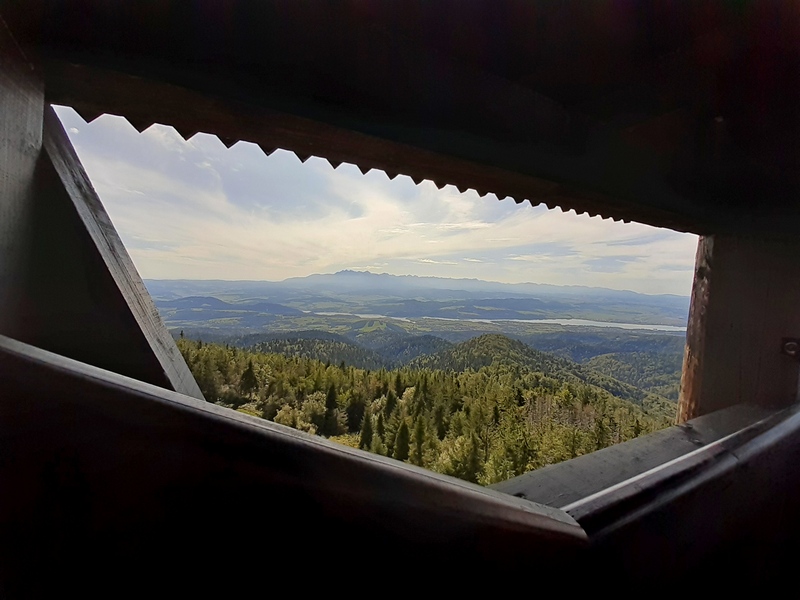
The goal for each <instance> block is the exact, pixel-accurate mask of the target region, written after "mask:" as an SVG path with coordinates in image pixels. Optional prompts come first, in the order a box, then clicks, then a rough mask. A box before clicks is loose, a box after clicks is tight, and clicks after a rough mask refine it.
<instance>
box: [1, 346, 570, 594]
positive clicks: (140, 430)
mask: <svg viewBox="0 0 800 600" xmlns="http://www.w3.org/2000/svg"><path fill="white" fill-rule="evenodd" d="M0 379H1V380H2V382H3V390H2V394H3V395H2V398H3V401H2V402H0V420H2V423H3V431H4V434H3V436H2V437H0V443H2V459H1V460H0V484H2V486H3V490H4V493H3V494H2V497H0V557H2V561H0V564H2V568H0V589H2V590H4V591H6V592H9V594H8V595H14V594H11V593H10V590H11V589H18V588H16V587H15V586H20V585H21V586H30V588H25V589H26V591H27V590H28V589H31V590H35V591H37V592H39V591H41V590H44V591H52V590H51V588H56V589H58V590H60V591H61V593H63V592H64V590H71V589H77V588H81V589H84V586H85V587H86V589H90V590H92V591H97V590H99V589H103V586H106V585H109V584H111V585H114V584H119V581H125V582H126V583H125V591H126V592H127V591H128V590H134V589H135V590H143V589H151V588H150V586H154V585H155V586H157V587H158V589H160V590H161V589H163V587H162V586H165V587H166V588H168V589H175V588H178V589H181V588H182V589H183V590H184V591H186V590H195V591H203V590H205V591H208V589H214V590H219V591H225V592H226V594H227V596H229V597H237V595H238V594H241V593H242V592H244V591H250V590H252V588H253V586H256V587H258V586H261V585H266V584H265V582H264V580H263V577H262V574H263V572H264V569H267V570H268V572H269V573H271V574H272V576H275V577H277V576H278V575H277V574H280V576H281V577H289V578H290V579H291V580H297V579H296V577H300V578H301V580H302V578H303V577H308V576H309V573H308V571H307V569H308V568H309V561H311V563H312V566H311V569H312V571H313V570H314V569H316V568H317V567H319V568H322V567H321V566H320V565H318V564H317V562H316V561H318V560H322V561H323V563H324V564H325V565H326V566H325V568H324V571H325V572H326V573H327V572H328V571H329V570H330V571H331V577H333V578H334V582H333V583H331V585H334V586H339V585H343V582H342V581H341V577H345V578H346V580H347V581H349V582H350V583H352V584H353V585H355V584H356V583H357V582H358V581H361V580H362V579H363V577H364V573H371V572H380V571H381V569H385V568H392V566H397V565H400V564H407V563H408V561H409V560H411V561H412V563H413V564H408V565H407V566H408V569H409V573H408V576H407V578H405V579H404V580H405V581H408V580H414V579H415V578H417V577H420V578H421V577H423V574H424V573H431V572H433V571H435V572H437V573H439V574H440V575H441V576H442V577H445V578H446V581H447V582H448V586H450V585H451V584H452V585H453V586H456V587H458V586H459V585H460V584H466V585H472V578H465V577H463V576H461V575H460V574H461V573H462V572H463V571H462V569H469V571H468V572H472V569H481V572H482V573H483V574H487V575H489V576H492V577H498V581H499V580H500V579H502V577H501V575H502V574H503V573H513V572H517V570H518V569H523V568H526V567H527V566H528V565H530V564H537V565H539V566H540V567H541V568H547V569H548V570H549V569H553V571H554V572H557V571H559V570H561V569H563V568H565V567H566V565H571V564H574V560H575V559H576V558H577V557H578V553H580V551H581V550H582V549H584V548H585V545H586V537H585V535H584V534H583V531H582V530H581V528H580V527H578V526H577V525H576V524H575V522H574V520H573V519H572V518H571V517H569V516H568V515H566V514H565V513H563V512H562V511H559V510H557V509H553V508H548V507H545V506H541V505H537V504H534V503H531V502H527V501H525V500H521V499H518V498H513V497H511V496H507V495H505V494H500V493H498V492H494V491H491V490H487V489H484V488H481V487H479V486H476V485H473V484H469V483H466V482H463V481H459V480H456V479H453V478H449V477H446V476H442V475H438V474H434V473H431V472H429V471H425V470H423V469H420V468H417V467H413V466H410V465H407V464H405V463H399V462H397V461H393V460H391V459H388V458H385V457H379V456H376V455H372V454H368V453H366V452H362V451H359V450H355V449H352V448H348V447H345V446H341V445H338V444H335V443H333V442H329V441H327V440H324V439H321V438H317V437H314V436H310V435H307V434H304V433H301V432H298V431H295V430H292V429H289V428H286V427H282V426H280V425H277V424H274V423H271V422H267V421H264V420H261V419H256V418H253V417H249V416H247V415H243V414H241V413H237V412H235V411H233V410H229V409H224V408H221V407H218V406H215V405H212V404H208V403H205V402H201V401H198V400H195V399H192V398H189V397H187V396H183V395H180V394H177V393H174V392H170V391H167V390H163V389H161V388H158V387H155V386H151V385H148V384H145V383H142V382H139V381H135V380H132V379H129V378H126V377H123V376H120V375H118V374H115V373H111V372H106V371H103V370H101V369H97V368H95V367H91V366H88V365H86V364H83V363H77V362H76V361H72V360H70V359H66V358H64V357H61V356H58V355H54V354H52V353H49V352H46V351H43V350H41V349H38V348H34V347H31V346H28V345H26V344H23V343H20V342H17V341H14V340H10V339H8V338H3V337H0ZM33 440H35V443H33ZM344 548H346V549H347V550H346V553H345V554H346V557H344V558H343V557H341V556H338V554H341V553H342V550H341V549H344ZM319 553H321V555H320V554H319ZM322 556H325V557H326V558H322ZM345 559H346V560H345ZM43 562H44V563H46V564H48V565H49V567H48V577H37V576H36V575H35V572H37V571H38V570H40V569H41V564H42V563H43ZM81 565H84V567H81ZM86 565H91V569H90V571H91V572H90V573H88V572H87V570H86V568H85V566H86ZM334 565H335V566H334ZM198 568H202V576H193V577H187V573H188V572H195V573H197V569H198ZM187 569H188V570H189V571H187ZM192 569H194V571H192ZM314 577H316V575H314ZM326 577H327V576H326ZM120 578H122V579H120ZM128 579H130V581H128ZM326 585H327V584H326ZM27 595H38V593H33V594H31V593H28V594H27Z"/></svg>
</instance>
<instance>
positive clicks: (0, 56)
mask: <svg viewBox="0 0 800 600" xmlns="http://www.w3.org/2000/svg"><path fill="white" fill-rule="evenodd" d="M43 110H44V82H43V81H42V79H41V73H39V71H38V70H37V69H36V68H35V66H34V65H33V64H32V62H31V58H30V57H29V56H27V55H26V54H25V52H24V51H23V50H22V49H21V48H20V47H19V45H18V44H17V41H16V40H15V39H14V38H13V37H12V35H11V32H10V31H9V30H8V29H7V27H6V23H5V21H3V20H2V19H0V332H1V333H5V334H7V335H16V334H17V333H18V331H19V327H20V322H19V319H20V310H22V309H23V308H24V303H25V298H24V296H23V295H22V294H20V293H19V289H20V288H21V283H22V279H23V278H24V276H25V271H26V263H25V255H26V249H27V248H28V246H29V245H30V244H31V243H32V240H31V229H30V210H31V203H30V198H31V195H32V193H33V178H34V170H35V168H36V161H37V159H38V157H39V152H40V149H41V145H42V114H43Z"/></svg>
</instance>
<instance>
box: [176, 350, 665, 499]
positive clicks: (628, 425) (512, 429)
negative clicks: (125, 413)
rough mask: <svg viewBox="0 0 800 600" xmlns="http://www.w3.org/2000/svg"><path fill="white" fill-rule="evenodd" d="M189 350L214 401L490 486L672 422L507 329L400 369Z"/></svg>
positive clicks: (192, 363)
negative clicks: (510, 335)
mask: <svg viewBox="0 0 800 600" xmlns="http://www.w3.org/2000/svg"><path fill="white" fill-rule="evenodd" d="M178 346H179V348H180V350H181V352H182V353H183V355H184V357H185V359H186V362H187V364H188V365H189V367H190V369H191V370H192V372H193V374H194V375H195V378H196V379H197V381H198V384H199V385H200V387H201V389H202V391H203V393H204V395H205V396H206V399H207V400H209V401H212V402H216V403H218V404H221V405H223V406H228V407H232V408H236V409H238V410H241V411H243V412H246V413H248V414H251V415H255V416H257V417H261V418H265V419H269V420H273V421H275V422H276V423H280V424H282V425H286V426H289V427H294V428H296V429H300V430H303V431H307V432H309V433H314V434H317V435H323V436H325V437H329V438H331V439H334V440H336V441H339V442H341V443H345V444H349V445H352V446H355V447H361V448H363V449H365V450H369V451H371V452H376V453H379V454H383V455H386V456H390V457H393V458H395V459H397V460H402V461H408V462H411V463H414V464H417V465H421V466H423V467H426V468H429V469H432V470H435V471H438V472H441V473H446V474H449V475H453V476H456V477H460V478H462V479H466V480H469V481H477V482H479V483H482V484H489V483H493V482H496V481H501V480H504V479H507V478H509V477H513V476H515V475H519V474H521V473H523V472H526V471H529V470H531V469H535V468H538V467H541V466H544V465H547V464H552V463H555V462H559V461H562V460H566V459H568V458H572V457H575V456H579V455H581V454H585V453H587V452H592V451H594V450H597V449H600V448H604V447H606V446H608V445H611V444H614V443H618V442H622V441H625V440H628V439H631V438H633V437H636V436H638V435H640V434H642V433H647V432H650V431H654V430H656V429H660V428H662V427H666V426H668V425H669V424H670V423H671V416H670V417H669V418H668V417H666V416H664V415H663V414H661V412H660V411H659V410H652V407H650V406H648V403H647V402H642V403H641V404H638V403H634V402H631V401H628V400H625V399H623V398H620V397H618V396H615V395H614V394H612V393H611V392H609V391H608V388H611V387H613V386H611V385H607V384H608V382H605V384H604V385H597V384H596V383H594V381H593V380H592V379H591V378H590V377H588V376H587V375H586V373H585V372H581V371H580V368H581V367H580V365H576V364H575V363H570V362H569V361H566V360H564V359H559V358H557V357H553V356H549V355H546V354H543V353H540V352H536V351H535V350H532V349H531V348H528V347H527V346H525V345H524V344H521V343H520V342H515V341H513V340H510V339H508V338H504V337H503V336H483V337H481V338H477V339H475V340H470V341H469V342H466V343H465V344H458V345H456V346H453V347H448V348H445V349H443V350H440V351H439V352H437V353H434V354H432V355H428V359H427V360H428V361H429V363H430V365H431V366H426V365H423V364H421V363H422V362H423V361H422V357H417V358H415V359H414V360H412V361H411V363H410V364H409V365H408V366H405V367H403V368H400V369H395V370H387V369H383V368H382V369H378V370H366V369H359V368H355V367H353V366H349V365H347V364H346V363H344V364H342V363H339V364H331V363H325V362H321V361H319V360H316V359H313V358H307V357H300V356H297V355H292V356H286V355H283V354H276V353H264V352H256V351H253V350H242V349H239V348H236V347H231V346H223V345H218V344H207V343H206V344H204V343H203V342H200V341H191V340H188V339H179V340H178ZM462 355H463V356H465V357H469V360H466V359H462V358H461V356H462ZM448 361H450V363H451V364H449V363H448ZM412 364H413V365H414V366H411V365H412ZM452 365H458V367H459V368H458V369H454V368H452ZM461 367H463V368H461ZM575 367H577V368H578V370H577V371H575V370H574V368H575ZM596 376H597V377H601V376H600V375H599V374H596ZM606 379H608V380H611V378H606ZM613 381H615V380H613ZM600 383H604V382H603V381H600ZM615 385H619V386H625V385H627V384H622V383H621V382H616V383H615ZM672 407H673V412H674V404H673V405H672ZM648 409H649V410H648Z"/></svg>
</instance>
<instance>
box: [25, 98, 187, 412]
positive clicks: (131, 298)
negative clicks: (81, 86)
mask: <svg viewBox="0 0 800 600" xmlns="http://www.w3.org/2000/svg"><path fill="white" fill-rule="evenodd" d="M44 148H45V150H46V153H47V156H46V161H45V160H44V159H43V162H42V164H40V166H39V171H38V172H37V175H38V177H39V179H40V181H39V188H38V193H39V194H41V195H42V196H43V197H47V205H46V206H42V205H41V202H43V200H42V201H40V204H39V205H37V206H38V211H39V217H40V218H38V219H37V228H38V232H37V233H38V234H39V235H40V237H41V238H42V241H40V242H39V246H40V247H41V246H43V245H47V246H48V249H49V250H50V256H49V257H41V258H40V260H38V261H37V262H36V268H35V269H34V270H35V272H33V273H30V274H29V285H28V289H29V290H36V291H35V293H33V294H32V295H33V296H35V297H36V298H37V299H38V301H35V302H34V306H35V311H36V312H35V313H34V314H31V315H30V319H29V322H30V323H31V324H34V323H36V322H39V323H42V322H44V324H43V325H41V326H40V327H39V328H38V332H37V334H36V336H37V337H36V338H35V339H41V340H48V341H46V342H44V343H42V345H43V347H46V348H50V349H54V350H59V351H62V352H64V353H65V354H66V355H67V356H72V357H73V358H80V359H84V360H88V361H89V362H91V363H92V364H95V365H97V366H102V367H106V368H111V369H114V370H119V372H121V373H123V374H126V375H130V376H134V377H139V378H142V379H143V380H144V381H148V382H150V383H154V384H157V385H161V386H165V387H169V388H171V389H174V390H175V391H178V392H180V393H183V394H187V395H189V396H193V397H195V398H202V393H201V392H200V389H199V387H198V386H197V383H196V382H195V380H194V377H193V376H192V374H191V372H190V371H189V368H188V367H187V365H186V363H185V362H184V360H183V357H182V356H181V354H180V352H179V351H178V348H177V347H176V345H175V342H174V340H173V339H172V337H171V336H170V334H169V332H168V331H167V329H166V327H165V326H164V323H163V321H162V320H161V317H160V316H159V314H158V311H157V309H156V307H155V305H154V304H153V301H152V300H151V298H150V295H149V294H148V292H147V289H146V288H145V286H144V283H143V282H142V279H141V277H139V274H138V273H137V272H136V268H135V267H134V265H133V262H132V261H131V259H130V256H129V255H128V253H127V251H126V250H125V247H124V246H123V244H122V241H121V240H120V238H119V235H118V234H117V232H116V230H115V229H114V226H113V224H112V223H111V220H110V219H109V217H108V214H107V213H106V211H105V209H104V208H103V205H102V203H101V201H100V198H99V197H98V196H97V194H96V192H95V191H94V188H93V187H92V184H91V182H90V181H89V178H88V176H87V175H86V172H85V171H84V170H83V167H82V165H81V163H80V161H79V159H78V157H77V155H76V154H75V151H74V149H73V148H72V145H71V144H70V142H69V139H68V138H67V135H66V132H65V131H64V128H63V127H62V125H61V123H60V122H59V120H58V118H57V117H56V115H55V112H54V111H53V110H52V108H49V107H48V108H47V110H46V111H45V126H44ZM53 174H55V177H54V176H53ZM59 211H60V214H61V215H62V216H61V217H59V218H57V219H54V218H53V215H54V214H55V213H57V212H59ZM49 238H54V239H57V240H59V241H60V243H61V244H62V246H63V247H61V248H58V247H57V246H56V245H55V244H53V243H52V239H49ZM46 239H47V240H48V241H45V240H46ZM59 252H60V255H59ZM70 255H72V256H70ZM70 259H73V260H72V261H71V260H70ZM34 260H36V258H35V251H34ZM70 263H72V266H71V267H70ZM53 265H55V268H53ZM32 266H33V265H32ZM70 268H71V269H72V270H71V271H70ZM41 271H50V275H51V278H55V279H57V280H59V281H60V282H61V283H62V286H63V287H62V289H63V290H64V291H68V292H67V294H65V295H64V296H61V295H58V294H57V290H58V286H54V285H53V281H52V279H49V280H48V281H47V282H43V281H41V280H42V279H43V278H42V277H41V276H40V275H39V274H38V273H40V272H41ZM65 274H69V275H70V276H71V277H70V276H68V277H65ZM48 288H49V289H48ZM87 289H88V290H89V292H86V290H87ZM54 292H56V293H55V294H54ZM81 294H82V296H81V300H80V302H81V303H82V306H80V305H77V306H76V304H78V302H76V301H75V299H74V296H79V295H81ZM65 296H66V297H65ZM70 306H72V309H69V308H67V307H70ZM65 313H66V314H68V315H69V317H70V319H69V320H70V321H71V323H70V324H69V325H68V324H66V323H65V322H64V321H65V319H63V318H60V317H57V318H53V316H54V315H56V316H57V315H59V314H60V315H62V316H63V315H64V314H65ZM44 315H49V318H45V316H44ZM31 326H32V327H33V325H31ZM81 329H83V331H84V333H81V331H80V330H81Z"/></svg>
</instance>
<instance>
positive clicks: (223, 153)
mask: <svg viewBox="0 0 800 600" xmlns="http://www.w3.org/2000/svg"><path fill="white" fill-rule="evenodd" d="M58 115H59V117H60V118H61V120H62V122H63V123H64V126H65V127H66V129H67V132H68V134H69V136H70V139H71V140H72V142H73V144H74V145H75V147H76V149H77V152H78V155H79V156H80V158H81V161H82V162H83V164H84V166H85V167H86V170H87V171H88V173H89V177H90V178H91V180H92V182H93V183H94V186H95V189H96V190H97V192H98V194H99V195H100V198H101V199H102V200H103V203H104V205H105V207H106V210H107V211H108V213H109V215H110V216H111V220H112V221H113V222H114V225H115V226H116V227H117V230H118V231H119V234H120V236H121V237H122V240H123V242H124V243H125V245H126V247H127V249H128V252H130V254H131V257H132V258H133V261H134V263H135V264H136V267H137V268H138V269H139V273H140V274H141V275H142V277H144V278H152V279H259V280H280V279H285V278H287V277H294V276H303V275H310V274H312V273H332V272H335V271H338V270H341V269H356V270H369V271H373V272H384V273H393V274H396V275H435V276H441V277H476V278H479V279H486V280H491V281H504V282H512V283H514V282H524V281H531V282H537V283H552V284H577V285H591V286H602V287H609V288H616V289H630V290H635V291H639V292H645V293H672V294H681V295H688V294H689V292H690V290H691V282H692V271H693V264H694V253H695V248H696V245H697V238H696V236H693V235H688V234H681V233H675V232H672V231H669V230H666V229H657V228H654V227H649V226H646V225H639V224H635V223H634V224H623V223H614V222H612V221H611V220H602V219H600V218H599V217H593V218H589V217H586V216H577V215H576V214H575V213H574V212H568V213H562V212H561V211H560V210H548V209H547V208H546V207H544V206H539V207H535V208H532V207H531V206H530V204H528V203H524V204H521V205H517V204H515V203H514V202H513V201H512V200H510V199H507V200H503V201H498V200H497V198H496V197H495V196H493V195H488V196H485V197H483V198H479V197H478V195H477V194H476V193H475V192H467V193H465V194H461V193H459V192H458V190H456V189H455V188H454V187H452V186H447V187H445V188H444V189H442V190H437V189H436V187H435V186H434V185H433V183H431V182H428V181H425V182H423V183H422V184H420V185H415V184H414V182H412V181H411V179H410V178H408V177H405V176H402V175H401V176H399V177H397V178H396V179H395V180H394V181H389V179H388V178H387V177H386V175H384V174H383V173H382V172H380V171H370V172H369V173H368V174H367V175H362V174H361V172H360V171H359V170H358V169H357V168H356V167H354V166H352V165H346V164H343V165H341V166H340V167H339V168H338V169H336V170H334V169H333V168H331V166H330V165H329V164H328V163H327V162H326V161H324V160H322V159H318V158H313V157H312V158H310V159H309V160H308V161H307V162H306V163H305V164H303V163H301V162H300V161H299V160H298V159H297V157H296V156H295V155H294V154H292V153H289V152H284V151H281V150H279V151H277V152H275V153H274V154H272V155H271V156H269V157H267V156H265V155H264V154H263V153H262V152H261V150H260V149H259V148H258V147H257V146H255V145H253V144H248V143H242V142H240V143H238V144H236V145H235V146H233V147H232V148H230V149H228V148H226V147H225V146H224V145H223V144H222V143H221V142H220V141H219V140H218V139H217V138H216V137H214V136H209V135H205V134H198V135H196V136H194V137H193V138H192V139H191V140H190V141H188V142H187V141H184V140H183V138H181V137H180V136H179V135H178V134H177V133H176V132H175V130H174V129H172V128H171V127H164V126H160V125H154V126H152V127H150V128H149V129H147V130H146V131H145V132H144V133H141V134H140V133H138V132H137V131H136V130H135V129H134V128H133V127H132V126H131V125H130V124H129V123H128V122H127V121H126V120H124V119H122V118H119V117H112V116H108V115H106V116H103V117H100V118H99V119H97V120H95V121H93V122H92V123H89V124H87V123H84V122H83V120H82V119H81V118H80V117H79V116H78V115H77V114H76V113H75V112H74V111H73V110H72V109H66V108H59V109H58Z"/></svg>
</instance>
